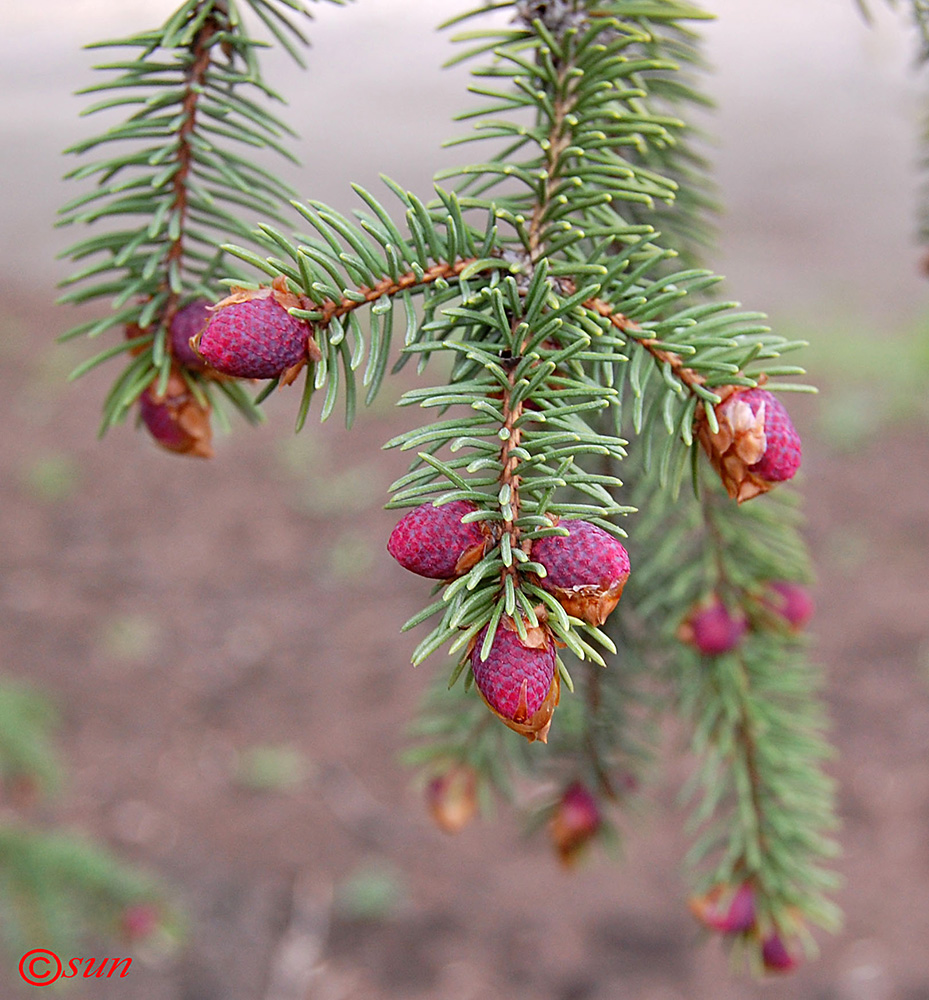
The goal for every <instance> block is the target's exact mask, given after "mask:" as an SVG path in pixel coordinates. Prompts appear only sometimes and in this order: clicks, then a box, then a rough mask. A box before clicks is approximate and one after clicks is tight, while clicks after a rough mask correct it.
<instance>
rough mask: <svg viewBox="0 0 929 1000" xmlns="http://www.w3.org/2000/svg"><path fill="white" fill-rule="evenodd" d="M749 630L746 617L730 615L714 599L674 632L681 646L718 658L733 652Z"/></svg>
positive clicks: (718, 601) (723, 605)
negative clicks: (690, 647)
mask: <svg viewBox="0 0 929 1000" xmlns="http://www.w3.org/2000/svg"><path fill="white" fill-rule="evenodd" d="M747 630H748V622H747V621H746V620H745V616H744V615H742V614H740V613H738V612H736V613H733V612H731V611H730V610H729V609H728V608H727V607H726V605H725V604H723V602H722V601H721V600H720V599H719V598H718V597H716V596H715V595H714V596H713V597H712V598H711V599H710V602H709V603H708V604H704V605H702V606H700V607H697V608H696V609H694V611H692V612H691V614H690V617H689V618H687V619H686V621H684V622H683V623H682V624H681V626H680V628H679V629H678V632H677V637H678V639H680V640H681V642H686V643H689V644H690V645H691V646H695V647H696V648H697V649H698V650H699V651H700V652H701V653H703V654H704V656H719V655H721V654H722V653H728V652H730V651H731V650H733V649H735V648H736V646H738V645H739V643H740V642H741V641H742V637H743V636H744V635H745V633H746V631H747Z"/></svg>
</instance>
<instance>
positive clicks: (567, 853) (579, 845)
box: [549, 781, 602, 866]
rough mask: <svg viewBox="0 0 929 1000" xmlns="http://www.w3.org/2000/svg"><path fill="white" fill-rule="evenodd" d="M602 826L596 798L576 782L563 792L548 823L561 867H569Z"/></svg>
mask: <svg viewBox="0 0 929 1000" xmlns="http://www.w3.org/2000/svg"><path fill="white" fill-rule="evenodd" d="M601 823H602V817H601V815H600V806H599V805H598V804H597V800H596V798H594V796H593V794H592V793H591V792H590V791H589V790H588V789H587V787H586V786H585V785H583V784H581V782H579V781H574V782H572V783H571V784H570V785H568V787H567V788H566V789H565V790H564V792H563V793H562V795H561V798H560V799H559V800H558V804H557V805H556V806H555V812H554V813H553V814H552V819H551V822H550V823H549V832H550V833H551V837H552V841H553V843H554V844H555V850H556V851H557V852H558V857H559V859H560V860H561V863H562V864H563V865H565V866H570V865H573V864H574V863H575V862H576V861H577V860H578V858H579V857H580V855H581V853H582V852H583V850H584V848H585V847H586V846H587V845H588V844H589V843H590V842H591V841H592V840H593V839H594V837H596V836H597V833H598V832H599V830H600V825H601Z"/></svg>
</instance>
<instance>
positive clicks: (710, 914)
mask: <svg viewBox="0 0 929 1000" xmlns="http://www.w3.org/2000/svg"><path fill="white" fill-rule="evenodd" d="M688 905H689V906H690V912H691V913H693V915H694V916H695V917H696V918H697V919H698V920H699V921H700V923H702V924H703V925H704V926H706V927H708V928H709V929H710V930H713V931H720V932H721V933H723V934H740V933H742V932H743V931H748V930H751V929H752V927H754V926H755V893H754V890H753V889H752V887H751V885H750V884H749V883H748V882H743V883H742V885H740V886H739V887H738V889H736V890H735V891H733V889H732V887H731V886H728V885H718V886H716V887H715V888H714V889H711V890H710V891H709V892H708V893H706V894H705V895H703V896H695V897H694V898H693V899H691V900H690V902H689V904H688Z"/></svg>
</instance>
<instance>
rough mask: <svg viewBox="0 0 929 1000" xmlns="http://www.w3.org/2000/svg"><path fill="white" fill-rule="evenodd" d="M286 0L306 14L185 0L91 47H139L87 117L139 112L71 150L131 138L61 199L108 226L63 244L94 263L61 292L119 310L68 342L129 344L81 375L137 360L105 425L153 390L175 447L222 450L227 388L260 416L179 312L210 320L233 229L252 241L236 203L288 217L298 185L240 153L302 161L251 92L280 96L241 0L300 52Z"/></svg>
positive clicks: (115, 65)
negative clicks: (164, 15) (214, 441)
mask: <svg viewBox="0 0 929 1000" xmlns="http://www.w3.org/2000/svg"><path fill="white" fill-rule="evenodd" d="M336 2H338V0H336ZM282 3H283V5H284V6H285V7H287V8H290V9H291V10H292V11H293V12H294V13H295V14H297V15H298V16H300V17H306V16H308V15H309V11H308V9H307V8H306V7H305V5H304V4H302V3H284V0H244V3H242V4H237V3H236V2H234V0H228V2H227V0H187V2H185V3H183V4H181V6H180V7H178V9H177V10H176V11H175V12H174V14H172V15H171V16H170V17H169V18H168V20H167V21H166V22H165V23H164V24H163V25H162V26H161V28H159V29H156V30H153V31H148V32H144V33H141V34H138V35H133V36H130V37H128V38H124V39H118V40H112V41H107V42H100V43H97V44H96V46H93V47H116V48H129V49H137V50H139V54H138V57H137V58H136V59H133V60H125V59H119V60H114V61H111V62H108V63H103V64H101V65H99V66H98V67H96V68H97V69H98V70H99V71H103V72H106V73H108V74H113V73H115V74H117V75H116V76H115V77H113V76H111V78H109V79H107V80H106V81H105V82H102V83H98V84H94V85H91V86H89V87H87V88H84V90H83V91H81V93H85V94H92V93H100V92H102V93H106V94H113V95H114V96H107V97H106V98H105V99H103V100H101V101H98V102H97V103H95V104H92V105H91V106H90V107H88V108H87V109H86V111H85V112H84V113H85V114H92V113H99V112H111V111H114V110H118V109H121V108H126V109H128V110H130V111H131V112H132V113H131V114H130V116H129V117H128V118H127V119H126V120H125V121H124V122H123V123H122V124H116V125H113V126H111V127H109V128H108V129H107V130H106V131H105V132H103V133H102V134H100V135H97V136H94V137H92V138H90V139H87V140H84V141H82V142H79V143H76V144H75V145H74V146H72V147H71V148H70V149H69V150H68V152H69V153H73V154H85V153H88V152H90V151H91V150H95V149H98V148H104V147H106V148H108V147H109V146H110V145H111V144H112V143H114V142H116V143H119V144H120V145H119V146H118V147H117V148H118V151H117V152H116V153H115V154H114V155H111V156H109V157H108V158H105V159H101V160H97V161H95V162H93V163H90V164H86V165H83V166H81V167H79V168H77V169H76V170H74V171H72V172H71V173H70V174H69V175H68V176H69V177H71V178H73V179H75V180H87V179H94V182H95V186H94V188H93V189H92V190H91V191H89V192H88V193H86V194H84V195H81V196H79V197H78V198H75V199H73V200H72V201H71V202H70V203H69V204H68V205H66V206H65V207H64V208H63V209H62V212H61V214H62V218H61V221H60V223H59V224H60V225H80V226H84V225H89V224H96V225H105V226H108V227H109V231H108V232H105V233H104V234H103V235H97V236H93V237H89V238H84V239H81V240H80V241H79V242H77V243H75V244H74V245H72V246H71V247H69V248H68V249H67V250H66V251H64V254H63V256H66V257H70V258H72V259H73V260H75V261H80V260H83V259H84V258H90V259H91V263H90V264H88V265H86V266H84V267H82V268H81V269H80V270H79V271H77V272H76V273H74V274H73V275H71V276H70V277H69V278H67V279H66V280H65V281H64V282H62V284H63V285H64V286H65V287H70V286H76V285H81V286H83V287H81V288H79V289H75V290H72V291H68V292H66V293H65V294H64V295H63V296H62V298H61V301H62V302H68V303H74V304H79V303H86V302H92V301H95V300H98V299H111V300H112V307H113V311H112V312H111V314H110V315H109V316H105V317H103V318H102V319H98V320H90V321H88V322H85V323H81V324H79V325H78V326H76V327H74V328H73V329H71V330H69V331H68V332H67V333H65V334H63V335H62V337H61V339H62V340H68V339H72V338H75V337H79V336H88V337H91V338H95V337H98V336H100V335H101V334H104V333H106V332H107V331H108V330H110V329H112V328H113V327H122V328H123V329H124V330H125V332H126V336H125V339H124V342H123V343H122V344H119V345H114V346H113V347H108V348H106V349H105V350H102V351H100V352H99V353H98V354H96V355H95V356H94V357H92V358H90V359H89V360H88V361H86V362H84V363H82V364H81V365H80V366H79V367H78V369H76V371H75V372H74V373H73V375H72V377H78V376H80V375H82V374H84V373H85V372H87V371H89V370H90V369H92V368H94V367H96V366H97V365H99V364H102V363H104V362H107V361H110V360H111V359H113V358H115V357H118V356H119V355H124V356H127V357H128V358H129V359H130V360H128V361H127V364H126V367H125V369H124V371H123V373H122V375H120V376H118V377H117V379H116V381H115V383H114V387H113V391H112V392H111V394H110V396H109V397H108V399H107V402H106V405H105V407H104V418H103V424H102V428H101V432H102V431H105V430H106V429H108V428H109V427H111V426H113V425H114V424H115V423H118V422H120V421H121V420H123V419H124V418H125V416H126V415H127V414H128V412H129V411H130V409H131V407H132V406H133V405H134V404H135V403H136V401H137V400H138V399H139V398H140V397H141V396H143V394H144V398H143V400H142V404H141V413H142V417H143V418H144V419H145V422H146V424H147V425H148V426H149V429H150V430H151V431H152V433H153V435H154V436H155V437H156V440H158V441H159V443H161V444H163V445H164V446H165V447H168V448H171V449H172V450H177V451H187V452H189V453H192V454H200V455H208V454H210V453H211V449H210V447H209V411H210V408H211V403H212V401H213V400H214V399H215V398H217V397H218V396H219V397H224V398H226V399H228V400H229V401H230V402H231V403H232V404H233V405H234V406H235V407H237V408H238V409H239V410H240V411H241V412H242V413H243V415H244V416H245V417H246V418H247V419H249V420H250V421H252V422H254V421H256V420H258V419H259V418H260V413H259V411H258V410H257V409H256V408H255V407H254V405H253V404H252V402H251V400H250V399H249V397H248V394H247V393H246V392H245V391H244V390H243V388H242V387H241V386H239V385H237V386H232V385H229V384H228V383H220V382H218V381H217V380H216V379H215V378H213V377H212V376H211V373H208V372H206V371H205V370H204V369H203V366H202V365H201V364H199V363H198V361H197V359H196V358H195V357H194V356H193V355H192V353H191V352H190V350H189V348H188V346H187V341H188V340H189V337H190V336H191V335H193V334H194V333H195V332H196V327H195V328H194V329H191V330H189V331H188V330H187V326H188V325H189V324H190V323H191V322H192V318H191V311H190V310H187V311H186V312H185V313H184V314H183V315H184V316H186V317H187V318H186V319H185V320H183V321H182V320H181V315H182V312H181V311H182V308H183V307H185V306H192V305H193V304H194V303H197V305H198V306H199V307H200V312H199V313H197V314H196V316H197V321H198V322H200V323H203V322H205V317H206V315H207V314H206V312H205V307H206V306H207V305H209V304H210V303H212V302H214V301H215V300H216V299H217V298H218V295H217V289H218V285H219V276H220V275H222V274H224V273H226V274H228V273H229V269H230V261H229V259H228V257H227V256H226V255H225V253H224V251H223V250H222V249H219V250H217V244H218V243H220V242H222V240H223V239H228V238H229V237H230V236H232V237H235V238H239V239H249V240H250V239H253V236H252V234H251V230H250V228H249V227H248V226H247V225H245V224H243V222H242V221H240V218H239V213H240V212H242V211H249V212H253V213H255V214H260V215H263V216H265V217H268V216H270V217H272V218H274V217H277V218H279V217H280V209H281V205H282V202H283V201H284V200H285V199H287V198H288V197H291V196H292V195H293V192H291V191H290V190H289V189H288V188H287V186H286V185H284V184H283V183H282V182H280V181H279V180H278V179H277V178H275V177H274V176H273V175H272V174H270V173H268V172H267V171H266V170H265V169H264V168H263V167H262V166H260V165H259V164H257V163H255V162H253V161H252V160H251V159H249V158H247V157H245V156H242V155H240V154H239V153H238V152H236V151H235V147H236V145H242V144H244V145H245V146H247V147H252V148H270V149H274V150H275V151H277V152H278V153H279V154H282V155H284V156H286V157H288V158H290V159H293V155H292V154H291V153H290V152H289V150H288V149H287V147H286V146H285V145H283V144H282V143H281V142H279V141H278V139H279V137H281V136H288V135H290V136H292V135H293V134H294V133H293V131H292V130H291V129H290V127H289V126H288V125H287V124H286V123H285V122H283V121H282V120H281V119H280V118H278V117H276V116H274V115H273V114H271V113H270V111H269V110H268V109H267V108H266V107H265V105H264V103H263V102H262V101H255V100H253V99H252V97H251V96H250V92H252V93H257V94H258V95H259V96H260V97H261V98H264V99H268V98H270V99H272V100H280V98H279V97H278V96H277V95H276V94H275V93H274V91H273V90H272V89H271V88H270V87H268V86H267V84H266V83H265V82H264V81H263V79H262V77H261V73H260V68H259V65H258V62H257V58H256V54H255V50H256V48H257V47H258V46H259V45H261V44H262V43H260V42H259V41H258V40H257V39H255V38H253V37H252V36H251V35H250V34H249V32H248V30H247V29H246V27H245V25H244V23H243V20H242V9H243V8H249V9H250V10H251V11H252V13H254V14H255V15H257V16H258V18H259V19H261V20H262V21H263V22H264V24H265V25H266V26H267V27H268V28H269V30H270V31H271V33H272V34H273V35H274V37H275V38H276V39H277V40H278V42H279V43H282V44H285V47H286V48H288V50H289V51H290V52H291V54H292V55H295V56H296V55H297V53H296V49H295V48H294V46H293V45H292V44H291V43H290V42H289V41H288V40H287V39H288V36H293V37H295V38H296V39H297V40H298V42H300V43H302V42H303V41H304V38H303V35H302V33H301V32H300V30H299V28H297V26H296V24H295V22H293V21H292V20H291V19H290V18H289V17H288V16H287V15H286V14H285V13H284V12H283V11H282V10H280V9H278V4H282ZM227 206H228V207H227ZM119 220H125V221H119ZM127 223H128V226H129V228H117V226H125V225H126V224H127ZM242 277H244V275H243V276H242ZM175 320H177V323H176V322H175Z"/></svg>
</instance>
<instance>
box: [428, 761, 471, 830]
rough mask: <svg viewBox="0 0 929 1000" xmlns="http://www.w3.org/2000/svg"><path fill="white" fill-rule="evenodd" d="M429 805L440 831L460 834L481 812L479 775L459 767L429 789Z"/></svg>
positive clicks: (448, 772)
mask: <svg viewBox="0 0 929 1000" xmlns="http://www.w3.org/2000/svg"><path fill="white" fill-rule="evenodd" d="M426 804H427V805H428V806H429V812H430V814H431V815H432V818H433V819H434V820H435V822H436V825H437V826H438V827H439V829H441V830H444V831H445V832H446V833H458V832H459V831H460V830H463V829H464V828H465V827H466V826H467V825H468V823H470V822H471V820H472V819H474V816H475V815H476V813H477V775H476V774H475V773H474V770H473V768H470V767H468V766H466V765H464V764H457V765H455V766H454V767H452V768H450V769H449V770H447V771H445V772H444V773H443V774H440V775H437V776H436V777H435V778H433V779H432V780H431V781H430V782H429V784H428V785H427V786H426Z"/></svg>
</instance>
